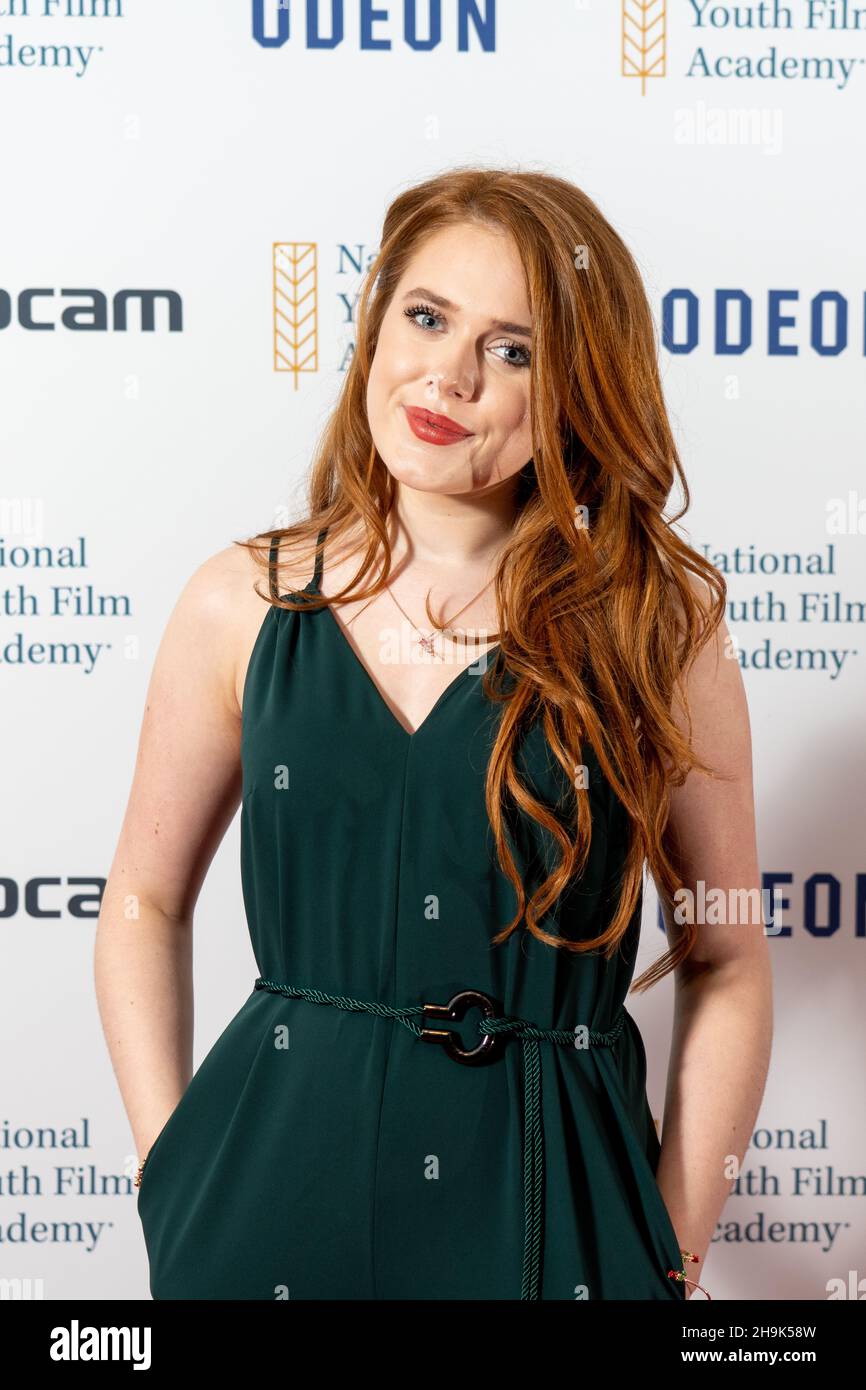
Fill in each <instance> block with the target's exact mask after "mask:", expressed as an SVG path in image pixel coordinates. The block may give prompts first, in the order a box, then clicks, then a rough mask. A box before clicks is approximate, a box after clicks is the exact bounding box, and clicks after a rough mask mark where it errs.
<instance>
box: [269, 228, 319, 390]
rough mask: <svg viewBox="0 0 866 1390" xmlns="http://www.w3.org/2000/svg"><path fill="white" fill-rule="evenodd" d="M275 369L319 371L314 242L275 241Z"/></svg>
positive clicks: (296, 377)
mask: <svg viewBox="0 0 866 1390" xmlns="http://www.w3.org/2000/svg"><path fill="white" fill-rule="evenodd" d="M273 277H274V278H273V302H274V371H275V372H291V373H292V374H293V376H294V379H295V390H296V391H297V389H298V377H299V375H300V373H301V372H317V371H318V370H319V346H318V344H319V336H318V302H319V281H318V256H317V247H316V243H315V242H314V241H275V242H274V260H273Z"/></svg>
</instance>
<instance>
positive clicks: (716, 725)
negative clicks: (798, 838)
mask: <svg viewBox="0 0 866 1390" xmlns="http://www.w3.org/2000/svg"><path fill="white" fill-rule="evenodd" d="M729 651H730V642H729V639H728V631H727V627H726V626H725V624H724V623H723V624H722V625H721V627H720V629H719V631H718V632H717V633H716V635H715V638H714V639H713V640H712V641H710V642H709V643H708V644H707V646H706V647H704V649H703V651H702V652H701V653H700V654H699V656H698V658H697V660H696V661H695V663H694V666H693V667H692V670H691V672H690V675H689V678H688V697H689V702H690V708H691V714H692V738H693V741H694V745H695V749H696V752H697V753H698V756H699V757H701V758H702V759H703V760H704V761H705V762H707V763H708V764H709V765H710V766H712V767H715V768H716V769H717V770H718V771H719V772H722V773H724V774H725V775H726V776H728V777H730V778H731V780H730V781H725V782H722V781H715V780H711V779H710V778H708V777H707V776H705V775H704V774H700V773H698V772H691V773H690V774H689V776H688V777H687V778H686V781H685V783H684V785H683V786H682V787H680V788H674V789H673V790H672V793H671V815H670V819H669V822H668V829H667V832H666V846H667V849H668V853H669V855H670V857H671V861H672V863H673V864H674V865H675V866H676V867H677V870H678V878H679V882H680V883H681V884H682V885H683V887H685V888H687V889H689V890H691V891H692V892H693V893H694V894H695V899H694V901H695V902H696V903H698V902H699V899H698V896H697V895H698V884H699V881H700V880H703V882H704V884H705V885H706V892H707V893H709V891H710V890H711V889H713V888H717V889H718V888H720V889H722V890H723V893H724V899H725V904H726V908H725V914H726V915H725V916H720V917H719V920H718V922H713V919H712V916H711V912H710V911H709V910H708V911H707V913H706V915H707V916H709V917H710V919H711V920H710V922H709V923H707V922H704V923H702V922H701V921H700V917H696V919H695V920H696V921H697V922H698V936H697V941H696V944H695V946H694V947H693V949H692V952H691V953H690V955H689V956H688V957H687V959H686V962H685V964H684V966H683V967H680V968H678V970H677V971H676V974H675V980H676V983H675V1005H674V1027H673V1038H672V1045H671V1056H670V1064H669V1069H668V1080H667V1090H666V1095H665V1109H664V1119H663V1123H662V1144H661V1156H660V1160H659V1167H658V1172H657V1180H658V1184H659V1188H660V1189H661V1192H662V1195H663V1197H664V1200H665V1203H666V1205H667V1207H668V1211H669V1212H670V1216H671V1220H672V1222H673V1226H674V1229H675V1230H676V1232H677V1237H678V1239H679V1242H680V1246H681V1247H682V1248H683V1249H685V1250H689V1251H692V1252H693V1253H695V1254H697V1255H698V1258H699V1263H698V1264H692V1265H690V1266H688V1267H687V1271H686V1273H687V1277H688V1278H690V1279H693V1280H696V1281H697V1280H700V1278H701V1271H702V1269H703V1264H704V1260H705V1257H706V1252H707V1249H708V1247H709V1243H710V1240H711V1238H712V1236H713V1234H714V1232H715V1227H716V1223H717V1221H718V1218H719V1216H720V1214H721V1211H722V1208H723V1206H724V1204H725V1202H726V1200H727V1198H728V1195H729V1192H730V1188H731V1182H732V1180H733V1178H734V1177H735V1176H736V1173H735V1172H734V1173H732V1172H731V1165H730V1163H729V1156H731V1155H733V1156H734V1157H735V1158H736V1160H737V1164H739V1163H740V1162H741V1161H742V1159H743V1157H744V1155H745V1152H746V1148H747V1146H748V1144H749V1140H750V1138H751V1134H752V1129H753V1126H754V1122H755V1119H756V1117H757V1114H758V1110H759V1108H760V1104H761V1098H762V1096H763V1093H764V1086H765V1083H766V1078H767V1071H768V1069H769V1061H770V1051H771V1043H772V1024H773V1019H772V1014H773V1002H772V978H771V971H770V960H769V952H768V943H767V937H766V935H765V933H764V930H763V924H762V915H761V912H760V907H758V911H757V916H754V917H753V915H752V908H751V907H750V908H749V910H748V912H746V911H745V910H744V908H743V906H738V907H737V910H736V918H737V920H735V921H733V922H732V921H731V916H732V914H731V912H730V905H731V902H732V901H734V902H735V903H738V904H744V903H747V902H748V901H749V898H748V896H747V894H748V893H749V890H751V897H752V903H753V904H754V903H757V904H758V905H759V904H760V903H761V897H760V888H761V880H760V870H759V867H758V855H757V847H756V842H755V810H754V799H753V789H752V752H751V735H750V729H749V714H748V707H747V704H746V695H745V690H744V687H743V679H742V675H741V673H740V668H739V664H738V662H737V660H736V658H735V657H734V656H732V655H729V654H727V653H728V652H729ZM677 713H678V722H680V724H681V727H683V728H685V727H686V725H685V721H684V719H683V717H682V710H681V707H680V708H679V709H678V711H677ZM737 889H741V890H746V891H745V892H744V893H743V894H741V895H740V897H739V898H737V897H735V896H734V895H733V894H732V893H731V891H730V890H737ZM660 901H661V906H662V911H663V914H664V917H665V922H666V926H667V934H668V939H669V941H670V943H671V945H673V943H674V941H675V940H676V939H678V937H679V935H680V934H681V932H682V927H681V926H680V925H679V924H677V923H676V922H675V920H674V917H673V911H674V909H675V907H676V906H677V904H674V903H672V902H671V901H669V900H668V899H667V898H666V897H665V895H664V894H662V893H660ZM726 1164H727V1169H726Z"/></svg>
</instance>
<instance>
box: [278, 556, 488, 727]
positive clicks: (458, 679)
mask: <svg viewBox="0 0 866 1390" xmlns="http://www.w3.org/2000/svg"><path fill="white" fill-rule="evenodd" d="M304 592H305V593H318V594H320V595H322V597H323V598H324V597H325V595H323V594H322V591H321V589H320V588H319V587H318V585H316V583H315V580H311V581H310V583H309V584H307V585H305V588H304ZM325 611H326V612H327V613H328V615H329V617H330V620H331V624H332V626H333V627H334V629H335V632H336V635H337V637H338V639H339V642H340V645H341V646H343V647H345V649H346V651H347V653H348V654H349V656H350V657H351V658H352V661H353V662H354V665H355V666H356V667H357V668H358V670H359V671H360V672H361V674H362V675H363V676H364V678H365V680H366V683H367V685H368V686H369V688H370V690H372V692H373V694H374V695H375V697H376V700H377V702H378V704H379V705H380V706H381V708H382V709H383V710H384V711H385V714H386V715H387V716H388V718H389V719H390V721H391V723H392V724H393V725H394V727H395V728H396V729H397V730H398V731H399V732H400V733H401V734H402V735H403V737H404V739H406V740H407V742H410V743H411V742H412V741H413V740H414V739H417V738H418V737H419V735H420V734H422V733H423V732H424V730H425V729H426V728H427V726H428V724H429V723H430V722H431V721H432V720H433V718H434V716H435V715H436V714H438V712H439V710H440V709H441V707H442V705H443V704H444V703H445V701H446V700H447V699H448V696H449V695H451V694H452V693H453V692H454V691H455V690H456V689H457V688H458V687H459V686H460V685H462V683H463V681H464V680H465V678H466V677H467V676H468V675H469V674H470V673H471V674H472V675H474V676H476V677H478V678H479V679H480V677H481V676H482V675H483V674H484V671H486V670H487V666H488V665H489V664H490V662H489V661H488V660H487V659H488V658H492V659H494V660H495V658H496V656H497V654H498V653H499V651H500V650H501V647H502V643H501V642H497V643H496V644H495V645H494V646H492V647H488V649H487V651H486V652H482V653H481V655H480V656H478V657H476V658H475V660H474V661H469V662H467V663H466V665H465V666H462V667H461V668H460V670H459V671H458V672H457V674H456V676H455V677H454V679H453V680H452V681H449V683H448V685H446V687H445V689H444V690H443V691H441V692H440V694H439V696H438V697H437V699H436V700H435V702H434V703H433V705H432V706H431V708H430V709H429V710H428V711H427V713H426V714H425V716H424V718H423V719H422V720H421V723H420V724H418V725H417V726H416V728H414V729H407V728H406V725H405V724H404V723H403V721H402V720H401V719H399V718H398V716H397V715H396V714H395V713H394V711H393V710H392V708H391V706H390V705H389V704H388V701H387V700H386V699H385V696H384V695H383V694H382V691H381V690H380V689H379V686H378V684H377V683H376V681H375V680H374V678H373V675H372V673H371V672H370V671H369V670H368V669H367V667H366V665H365V664H364V662H363V661H362V660H361V658H360V656H359V655H358V653H357V652H356V651H355V648H354V647H353V646H352V644H351V642H350V641H349V639H348V637H347V636H346V633H345V631H344V629H343V627H342V625H341V623H340V622H339V619H338V618H337V616H336V614H335V613H334V611H333V609H332V607H331V605H330V604H326V605H325ZM482 660H484V661H486V662H487V664H486V665H485V666H484V668H483V670H481V671H478V670H475V671H473V669H472V668H473V667H477V665H478V662H479V661H482Z"/></svg>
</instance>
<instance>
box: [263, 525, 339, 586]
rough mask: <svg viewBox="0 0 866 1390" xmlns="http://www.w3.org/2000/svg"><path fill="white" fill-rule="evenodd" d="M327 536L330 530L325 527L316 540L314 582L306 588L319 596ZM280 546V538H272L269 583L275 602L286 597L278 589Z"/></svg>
mask: <svg viewBox="0 0 866 1390" xmlns="http://www.w3.org/2000/svg"><path fill="white" fill-rule="evenodd" d="M327 534H328V528H327V526H326V527H324V529H323V530H321V531H320V532H319V535H318V539H317V540H316V566H315V569H314V571H313V578H312V580H311V581H310V583H309V584H307V585H306V586H305V588H306V590H307V591H310V590H312V592H313V593H317V594H318V593H321V588H320V585H321V583H322V569H323V564H324V550H323V547H324V543H325V537H326V536H327ZM279 546H280V541H279V536H273V537H272V538H271V546H270V550H269V552H268V560H269V563H268V581H269V583H270V590H271V598H272V599H274V600H275V601H276V599H278V598H280V597H285V595H281V594H280V593H279V590H278V587H277V554H278V551H279ZM291 592H292V590H291V589H290V590H289V593H291Z"/></svg>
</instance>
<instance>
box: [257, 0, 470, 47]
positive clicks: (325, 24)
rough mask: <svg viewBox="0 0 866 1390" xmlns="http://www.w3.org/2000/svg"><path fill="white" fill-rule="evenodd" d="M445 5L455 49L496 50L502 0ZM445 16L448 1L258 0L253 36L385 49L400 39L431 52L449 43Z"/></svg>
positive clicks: (265, 42)
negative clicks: (348, 28)
mask: <svg viewBox="0 0 866 1390" xmlns="http://www.w3.org/2000/svg"><path fill="white" fill-rule="evenodd" d="M444 8H445V15H446V18H447V21H448V23H447V37H446V39H445V43H446V44H447V46H448V47H449V48H450V47H451V46H452V45H453V47H454V49H455V51H456V52H458V53H466V52H468V51H469V49H470V47H471V48H472V51H473V52H481V53H494V52H495V51H496V0H445V5H444ZM347 19H348V21H349V24H350V26H351V34H350V35H349V38H348V40H347V36H346V22H347ZM442 20H443V0H391V3H389V0H295V3H294V4H292V3H291V0H253V7H252V36H253V38H254V39H255V41H256V43H257V44H260V45H261V47H262V48H283V47H284V46H285V44H287V43H292V44H294V45H295V46H300V47H303V48H339V46H340V45H341V44H344V43H346V42H350V43H351V44H352V45H353V46H356V47H357V48H358V49H360V51H361V52H362V53H381V52H387V51H388V50H389V49H391V48H393V47H394V45H395V43H399V44H401V45H403V46H404V47H406V48H410V49H414V50H415V51H416V52H418V53H427V52H429V51H430V49H431V48H440V47H442V46H443V23H442ZM297 30H300V32H297Z"/></svg>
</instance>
